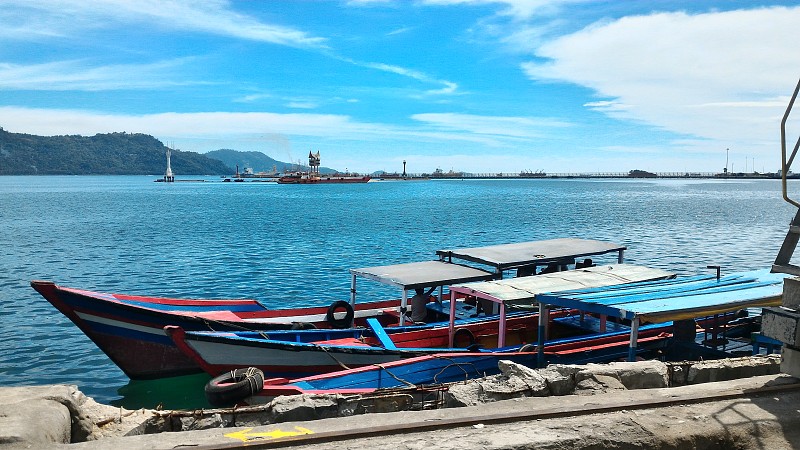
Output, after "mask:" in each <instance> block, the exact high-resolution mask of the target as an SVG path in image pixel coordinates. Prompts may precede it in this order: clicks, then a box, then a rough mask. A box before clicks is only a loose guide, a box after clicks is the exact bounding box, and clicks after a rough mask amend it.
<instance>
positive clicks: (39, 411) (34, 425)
mask: <svg viewBox="0 0 800 450" xmlns="http://www.w3.org/2000/svg"><path fill="white" fill-rule="evenodd" d="M780 363H781V358H780V356H779V355H768V356H753V357H743V358H731V359H723V360H710V361H700V362H680V363H663V362H660V361H654V360H651V361H640V362H632V363H629V362H617V363H610V364H588V365H585V366H577V365H575V366H573V365H551V366H548V367H547V368H544V369H530V368H528V367H525V366H520V365H517V364H514V363H511V362H502V363H501V374H499V375H494V376H490V377H485V378H482V379H478V380H471V381H467V382H464V383H455V384H452V385H450V386H448V388H447V389H446V390H440V391H438V392H437V394H436V395H437V401H435V402H432V401H430V400H428V403H427V404H426V403H425V399H422V402H420V398H419V393H418V392H417V393H411V392H408V391H406V392H404V391H403V390H396V391H390V392H387V393H381V394H380V395H308V394H306V395H296V396H287V397H277V398H275V399H274V400H272V401H271V402H269V403H267V404H264V405H258V406H248V407H240V408H225V409H214V410H194V411H158V410H147V409H141V410H133V411H131V410H125V409H121V408H117V407H113V406H108V405H102V404H98V403H97V402H95V401H94V400H93V399H91V398H89V397H86V396H85V395H83V393H81V392H80V391H79V390H78V389H77V388H76V387H75V386H67V385H53V386H31V387H13V388H2V389H0V425H1V426H0V430H2V431H0V445H4V446H19V447H25V448H34V447H39V446H41V445H45V444H68V443H76V442H85V441H95V440H102V439H107V438H112V437H122V436H135V435H146V434H153V433H162V432H176V431H195V430H208V429H218V428H226V427H255V426H262V425H266V424H276V423H283V422H289V421H309V420H318V419H329V418H337V417H351V416H354V415H359V414H368V413H379V412H380V413H385V412H396V411H411V410H414V409H430V408H455V407H463V406H476V405H481V404H486V403H490V402H496V401H501V400H508V399H515V398H523V397H547V396H573V395H577V396H587V395H596V394H600V393H605V392H609V391H623V390H639V389H655V388H667V387H674V386H685V385H693V384H699V383H707V382H714V381H724V380H733V379H739V378H748V377H755V376H762V375H774V374H778V373H779V372H780ZM430 393H432V391H431V392H429V394H430ZM549 401H550V402H554V401H556V400H555V399H552V400H549Z"/></svg>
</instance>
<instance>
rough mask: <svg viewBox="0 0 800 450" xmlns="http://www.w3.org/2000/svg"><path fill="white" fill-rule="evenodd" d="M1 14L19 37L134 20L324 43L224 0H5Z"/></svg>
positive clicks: (312, 45) (277, 40)
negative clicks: (268, 21) (201, 0)
mask: <svg viewBox="0 0 800 450" xmlns="http://www.w3.org/2000/svg"><path fill="white" fill-rule="evenodd" d="M0 17H2V18H3V21H2V22H3V23H10V24H20V25H18V26H12V27H11V29H6V30H5V31H2V32H0V33H1V34H0V35H2V36H5V37H7V38H19V37H20V36H16V35H15V34H16V33H21V35H22V36H23V37H24V36H31V35H35V36H39V37H45V36H65V35H72V36H79V35H80V32H81V30H84V29H96V28H102V27H114V26H118V24H120V23H124V24H131V23H135V24H145V25H148V26H152V25H157V26H160V27H161V28H164V29H179V30H189V31H200V32H204V33H211V34H216V35H223V36H230V37H236V38H241V39H248V40H254V41H262V42H270V43H274V44H280V45H288V46H294V47H309V48H324V47H325V41H326V40H325V39H324V38H320V37H315V36H311V35H309V34H308V33H306V32H303V31H301V30H297V29H294V28H291V27H286V26H282V25H273V24H267V23H263V22H261V21H259V20H258V19H256V18H254V17H252V16H248V15H245V14H240V13H237V12H235V11H233V10H232V9H231V5H230V2H228V1H225V0H207V1H204V2H195V1H191V0H136V1H130V0H94V1H90V2H87V1H83V0H48V1H46V2H29V1H25V0H6V1H5V2H4V7H3V12H0ZM31 30H35V31H34V32H32V31H31Z"/></svg>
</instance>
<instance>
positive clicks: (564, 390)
mask: <svg viewBox="0 0 800 450" xmlns="http://www.w3.org/2000/svg"><path fill="white" fill-rule="evenodd" d="M551 367H552V366H550V367H547V368H545V369H541V370H539V374H540V375H541V376H542V377H544V379H545V381H546V382H547V387H548V388H549V389H550V395H569V394H572V393H573V392H574V391H575V374H574V373H571V374H565V373H564V372H561V371H558V370H555V369H553V368H551Z"/></svg>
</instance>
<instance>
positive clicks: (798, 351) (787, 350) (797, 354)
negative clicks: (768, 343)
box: [781, 345, 800, 377]
mask: <svg viewBox="0 0 800 450" xmlns="http://www.w3.org/2000/svg"><path fill="white" fill-rule="evenodd" d="M781 359H782V361H781V372H783V373H786V374H789V375H791V376H793V377H800V348H797V347H794V346H791V345H784V346H783V348H782V349H781Z"/></svg>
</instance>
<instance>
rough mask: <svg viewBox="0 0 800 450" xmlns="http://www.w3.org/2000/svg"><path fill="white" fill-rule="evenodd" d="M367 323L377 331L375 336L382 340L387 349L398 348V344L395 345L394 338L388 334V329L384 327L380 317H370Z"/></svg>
mask: <svg viewBox="0 0 800 450" xmlns="http://www.w3.org/2000/svg"><path fill="white" fill-rule="evenodd" d="M367 325H369V327H370V328H372V331H373V332H375V337H377V338H378V340H379V341H381V345H382V346H383V347H384V348H385V349H387V350H397V346H396V345H394V342H393V341H392V338H390V337H389V335H388V334H386V330H384V329H383V325H381V323H380V322H378V319H376V318H375V317H370V318H368V319H367Z"/></svg>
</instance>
